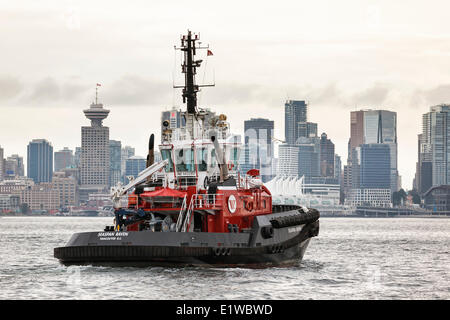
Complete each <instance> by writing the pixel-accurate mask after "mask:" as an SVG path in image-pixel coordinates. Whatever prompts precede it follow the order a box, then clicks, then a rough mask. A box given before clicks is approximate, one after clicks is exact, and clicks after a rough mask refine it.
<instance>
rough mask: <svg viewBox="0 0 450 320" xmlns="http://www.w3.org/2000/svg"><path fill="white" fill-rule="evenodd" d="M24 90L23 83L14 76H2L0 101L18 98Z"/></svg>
mask: <svg viewBox="0 0 450 320" xmlns="http://www.w3.org/2000/svg"><path fill="white" fill-rule="evenodd" d="M22 90H23V85H22V83H21V82H20V81H19V80H18V79H17V78H14V77H12V76H0V101H6V100H10V99H14V98H16V97H17V96H18V95H19V94H20V93H21V92H22Z"/></svg>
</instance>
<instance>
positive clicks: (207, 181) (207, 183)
mask: <svg viewBox="0 0 450 320" xmlns="http://www.w3.org/2000/svg"><path fill="white" fill-rule="evenodd" d="M208 185H209V179H208V177H205V180H204V181H203V187H204V188H205V189H206V188H208Z"/></svg>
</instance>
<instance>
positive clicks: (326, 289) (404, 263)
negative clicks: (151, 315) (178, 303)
mask: <svg viewBox="0 0 450 320" xmlns="http://www.w3.org/2000/svg"><path fill="white" fill-rule="evenodd" d="M111 221H112V218H89V217H2V218H0V299H225V300H226V299H450V272H449V271H450V219H445V218H321V219H320V221H321V226H320V234H319V236H318V237H316V238H313V239H312V240H311V242H310V245H309V247H308V249H307V251H306V254H305V257H304V260H303V261H302V262H301V263H299V264H298V265H297V266H295V267H289V268H267V269H243V268H229V269H220V268H208V269H205V268H180V269H177V268H161V267H148V268H111V267H93V266H83V267H77V266H71V267H65V266H62V265H60V264H59V262H58V261H57V260H56V259H54V258H53V248H54V247H57V246H63V245H64V244H65V243H66V242H67V241H68V240H69V238H70V236H71V235H72V233H74V232H82V231H97V230H103V227H104V225H106V224H111Z"/></svg>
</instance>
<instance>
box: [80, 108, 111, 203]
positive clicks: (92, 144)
mask: <svg viewBox="0 0 450 320" xmlns="http://www.w3.org/2000/svg"><path fill="white" fill-rule="evenodd" d="M83 112H84V114H85V116H86V118H88V119H89V120H91V126H85V127H81V157H80V182H81V186H80V200H81V201H87V200H88V196H89V193H95V192H105V191H106V190H107V189H108V187H109V183H110V181H109V173H110V159H109V157H110V154H109V152H110V151H109V128H108V127H105V126H103V125H102V121H103V120H104V119H106V118H107V117H108V114H109V110H106V109H103V104H101V103H97V99H96V101H95V103H92V104H91V105H90V108H89V109H86V110H84V111H83Z"/></svg>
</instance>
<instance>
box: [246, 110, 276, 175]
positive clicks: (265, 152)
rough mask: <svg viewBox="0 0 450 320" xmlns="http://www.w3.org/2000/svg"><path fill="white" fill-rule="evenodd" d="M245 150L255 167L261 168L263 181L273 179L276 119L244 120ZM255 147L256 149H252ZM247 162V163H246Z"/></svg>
mask: <svg viewBox="0 0 450 320" xmlns="http://www.w3.org/2000/svg"><path fill="white" fill-rule="evenodd" d="M244 130H245V133H244V136H245V141H244V143H245V146H246V148H245V151H246V152H249V154H248V159H249V162H250V163H251V164H253V168H256V169H259V170H260V174H261V177H262V180H263V182H266V181H269V180H270V179H272V159H273V156H274V151H273V130H274V121H272V120H269V119H263V118H252V119H250V120H246V121H244ZM251 149H254V150H251ZM246 164H247V163H246Z"/></svg>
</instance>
